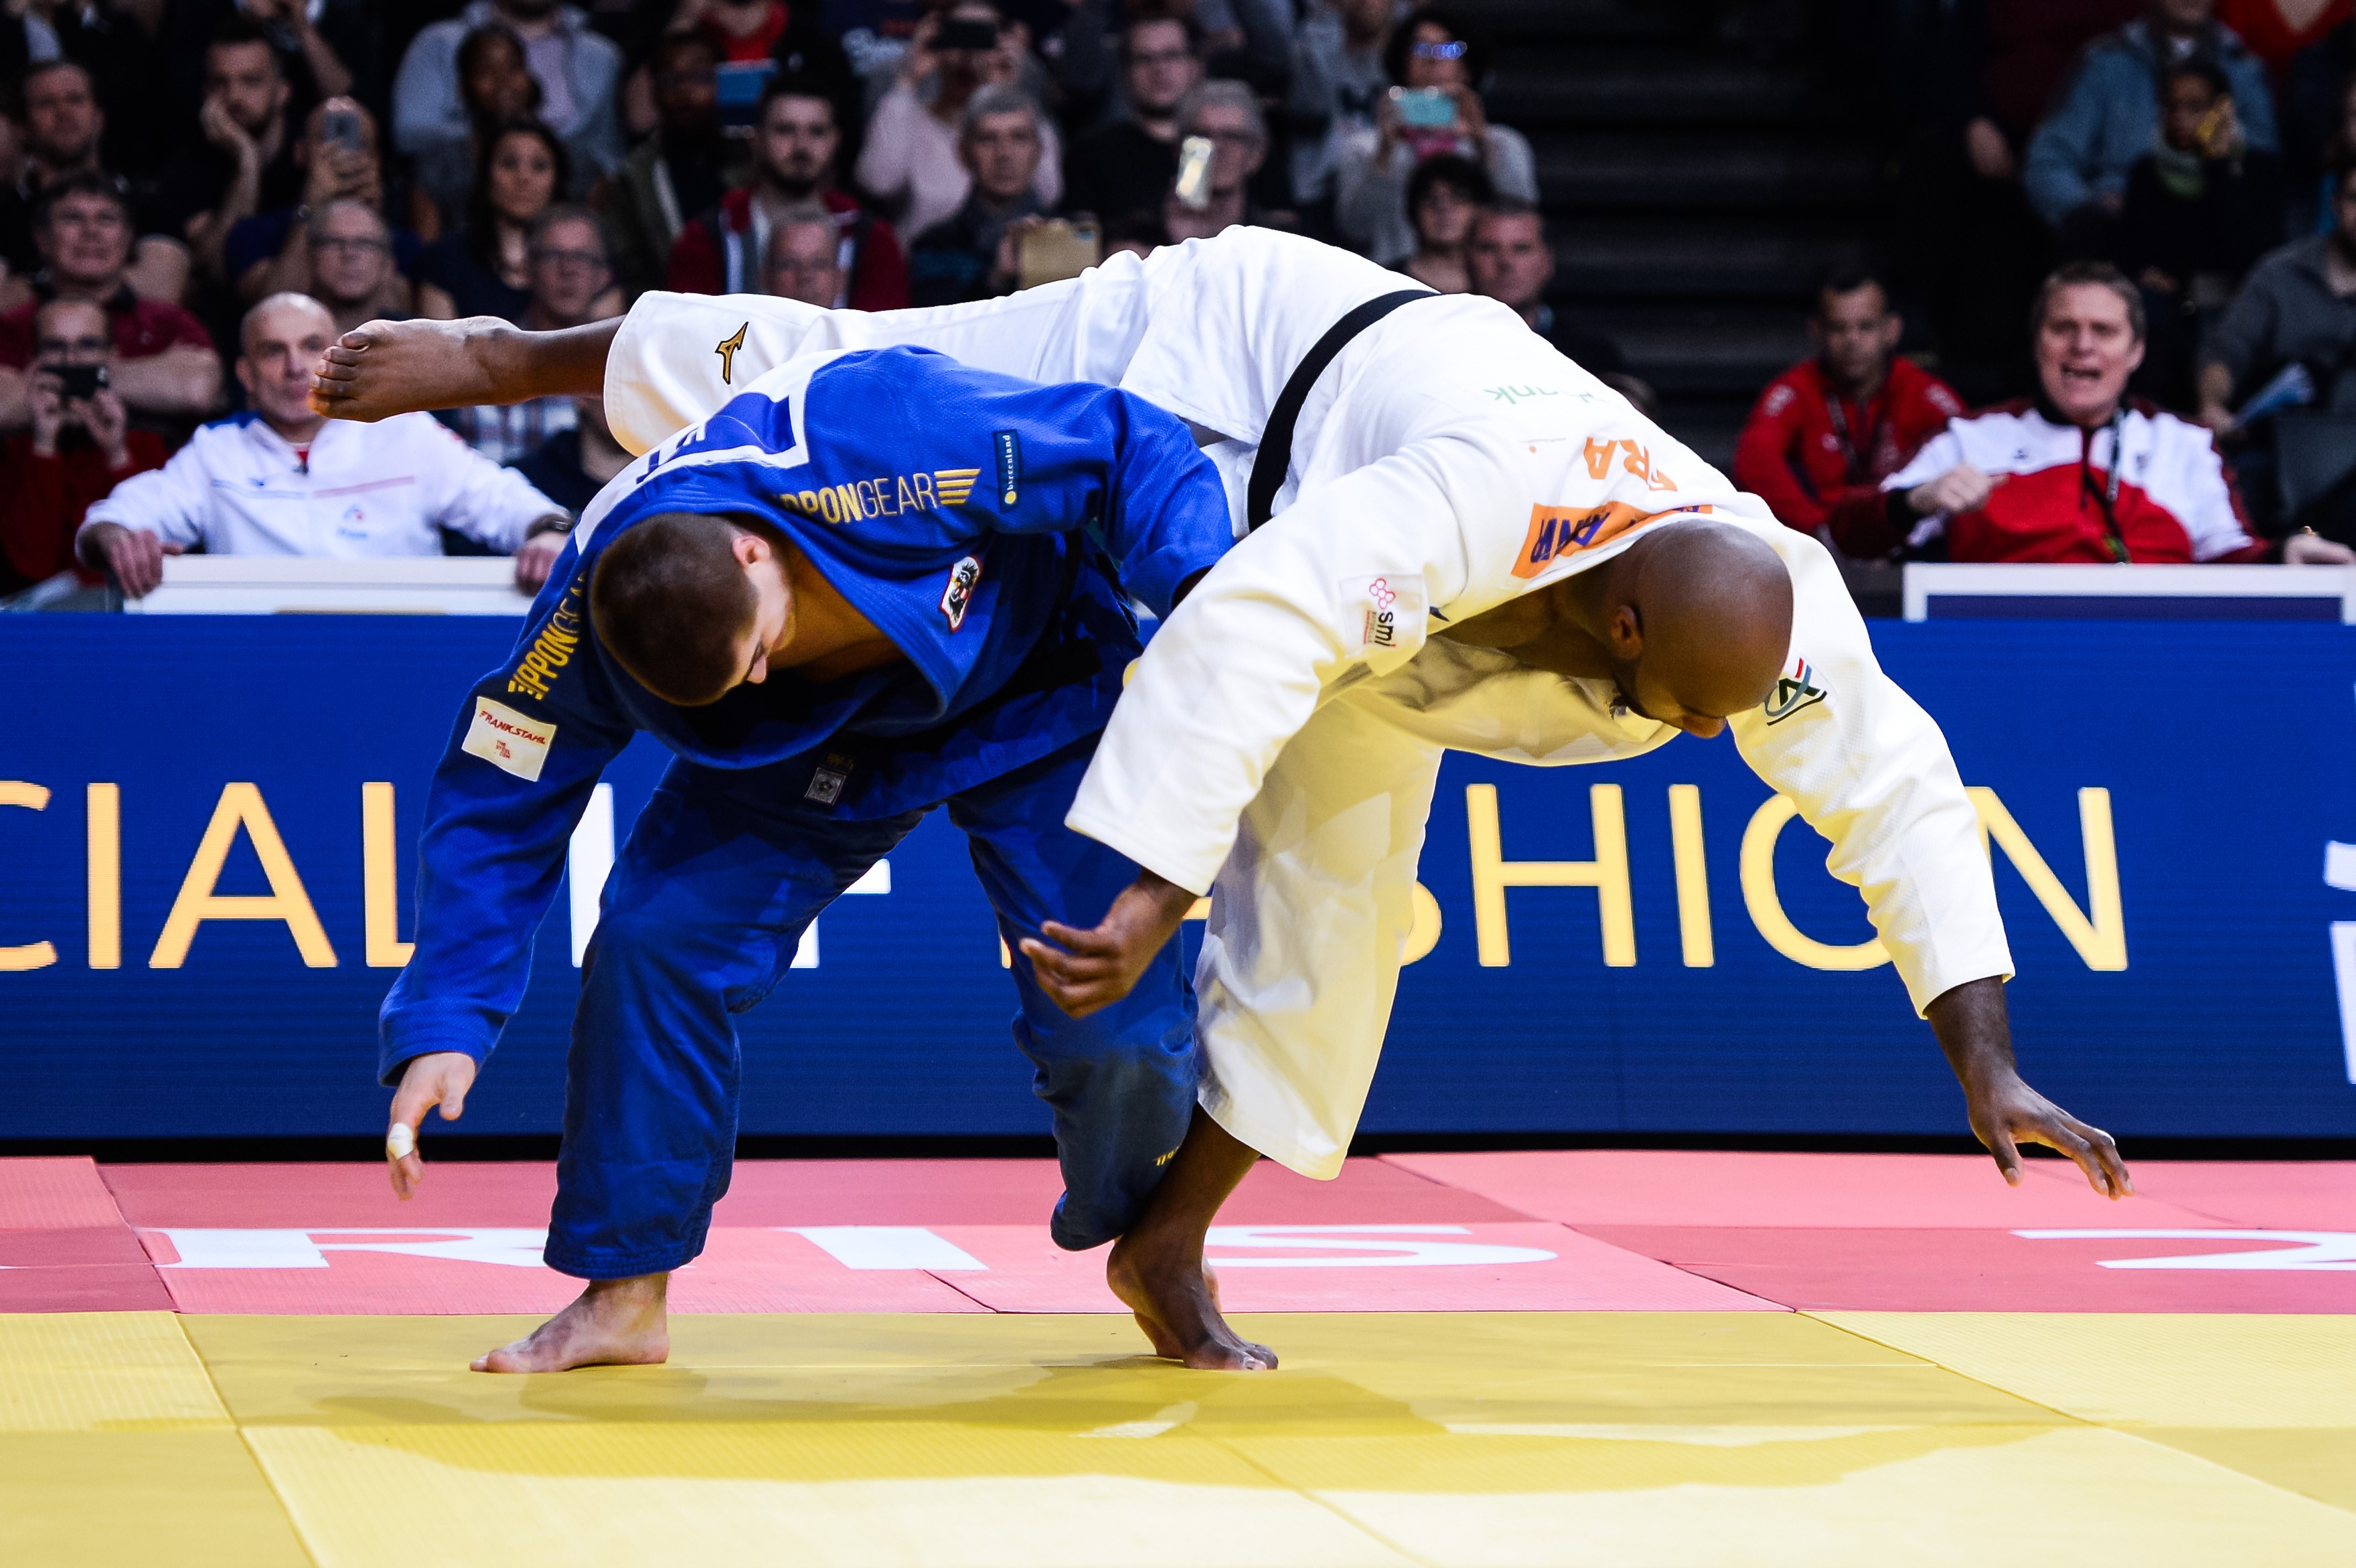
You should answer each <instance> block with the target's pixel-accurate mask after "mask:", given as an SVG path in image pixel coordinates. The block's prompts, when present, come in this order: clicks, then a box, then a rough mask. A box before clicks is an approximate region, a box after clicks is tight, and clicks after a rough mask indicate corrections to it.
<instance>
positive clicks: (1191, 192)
mask: <svg viewBox="0 0 2356 1568" xmlns="http://www.w3.org/2000/svg"><path fill="white" fill-rule="evenodd" d="M1214 150H1215V149H1214V148H1213V147H1212V145H1211V138H1210V137H1208V136H1189V137H1187V138H1186V139H1185V140H1184V141H1183V142H1181V143H1179V144H1178V183H1177V186H1176V190H1177V193H1178V200H1179V202H1180V203H1181V204H1182V205H1183V206H1185V207H1188V208H1191V209H1194V211H1196V212H1200V211H1201V210H1203V209H1205V207H1208V206H1210V205H1211V154H1212V152H1213V151H1214Z"/></svg>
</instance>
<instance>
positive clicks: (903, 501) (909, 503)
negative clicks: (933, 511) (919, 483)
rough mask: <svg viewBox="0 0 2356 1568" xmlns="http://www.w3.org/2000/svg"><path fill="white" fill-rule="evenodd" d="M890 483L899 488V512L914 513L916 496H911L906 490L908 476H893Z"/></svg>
mask: <svg viewBox="0 0 2356 1568" xmlns="http://www.w3.org/2000/svg"><path fill="white" fill-rule="evenodd" d="M892 482H893V483H894V485H896V486H898V487H899V491H898V495H899V501H900V510H902V511H914V510H916V496H915V495H914V494H912V493H911V492H910V490H909V489H908V476H907V475H905V474H899V475H895V476H894V478H893V480H892Z"/></svg>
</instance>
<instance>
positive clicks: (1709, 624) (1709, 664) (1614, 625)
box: [1588, 519, 1792, 735]
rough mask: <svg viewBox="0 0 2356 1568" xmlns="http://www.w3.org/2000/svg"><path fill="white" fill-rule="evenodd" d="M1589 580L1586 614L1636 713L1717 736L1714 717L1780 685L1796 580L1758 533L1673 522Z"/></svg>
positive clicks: (1727, 714) (1789, 644)
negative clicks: (1596, 623) (1595, 624)
mask: <svg viewBox="0 0 2356 1568" xmlns="http://www.w3.org/2000/svg"><path fill="white" fill-rule="evenodd" d="M1590 575H1591V576H1593V577H1594V578H1596V579H1597V581H1596V582H1595V584H1594V585H1593V588H1592V590H1590V591H1591V592H1592V594H1593V595H1594V597H1592V598H1590V601H1589V606H1588V608H1589V610H1590V615H1592V616H1593V617H1595V618H1596V619H1597V620H1598V621H1600V623H1601V625H1600V626H1599V627H1598V631H1599V634H1600V640H1601V641H1602V643H1603V644H1604V647H1605V649H1606V650H1607V651H1608V652H1609V654H1610V655H1611V659H1612V673H1613V675H1614V677H1615V678H1616V679H1617V680H1618V681H1619V682H1620V690H1621V694H1622V696H1624V697H1626V698H1627V699H1628V700H1629V702H1630V703H1631V705H1632V706H1633V707H1635V708H1636V709H1637V710H1638V711H1639V712H1641V713H1643V714H1646V715H1647V716H1649V717H1652V718H1655V719H1659V720H1660V721H1662V722H1663V723H1664V724H1674V725H1677V726H1678V727H1679V728H1681V729H1687V730H1691V731H1693V732H1694V733H1696V734H1706V735H1715V734H1717V733H1718V730H1719V727H1720V725H1719V724H1718V723H1717V722H1716V721H1719V720H1722V719H1726V718H1730V717H1732V716H1733V715H1734V714H1739V713H1742V712H1744V711H1746V710H1748V709H1751V708H1755V707H1757V706H1758V705H1759V704H1760V703H1763V702H1765V701H1766V700H1767V695H1768V693H1770V692H1771V691H1772V690H1773V689H1774V685H1775V677H1776V676H1777V675H1779V674H1781V673H1782V672H1783V661H1784V660H1785V659H1786V658H1787V657H1788V656H1789V654H1790V652H1791V647H1792V576H1791V574H1790V573H1789V572H1787V571H1785V570H1784V568H1783V561H1782V559H1781V558H1780V557H1778V556H1777V555H1776V553H1775V552H1774V551H1773V550H1772V548H1770V547H1769V546H1768V544H1767V542H1765V541H1764V540H1762V539H1760V538H1759V537H1758V536H1757V535H1756V534H1753V533H1749V532H1745V531H1743V530H1742V529H1740V528H1735V527H1733V526H1731V525H1730V524H1728V523H1723V522H1714V521H1707V520H1701V519H1697V520H1695V521H1691V522H1678V523H1672V524H1670V525H1669V526H1667V527H1665V528H1660V529H1656V530H1654V531H1651V532H1648V533H1647V534H1645V535H1644V536H1643V537H1640V538H1639V539H1638V540H1637V541H1636V542H1635V543H1634V544H1633V545H1632V546H1630V547H1629V549H1628V551H1627V553H1625V554H1623V555H1622V556H1621V557H1620V558H1619V559H1617V560H1615V561H1613V562H1611V563H1609V564H1608V565H1607V567H1606V568H1605V569H1604V570H1603V571H1601V572H1597V573H1592V574H1590Z"/></svg>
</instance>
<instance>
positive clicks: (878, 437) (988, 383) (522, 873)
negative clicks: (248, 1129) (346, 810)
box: [378, 348, 1233, 1084]
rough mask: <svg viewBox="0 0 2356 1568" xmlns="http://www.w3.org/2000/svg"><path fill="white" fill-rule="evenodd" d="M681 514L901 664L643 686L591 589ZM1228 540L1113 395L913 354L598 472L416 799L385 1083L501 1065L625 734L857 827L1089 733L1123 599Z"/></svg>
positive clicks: (1159, 591)
mask: <svg viewBox="0 0 2356 1568" xmlns="http://www.w3.org/2000/svg"><path fill="white" fill-rule="evenodd" d="M676 511H690V512H713V513H730V514H736V515H751V516H753V517H756V518H758V519H760V520H762V521H766V522H767V523H769V524H771V525H773V526H775V527H776V528H778V529H779V530H781V531H782V532H784V533H785V534H786V535H787V537H788V538H790V539H791V540H792V541H793V542H794V543H795V544H796V545H798V547H799V548H800V549H801V550H802V551H803V552H804V553H806V554H807V555H808V556H809V560H810V562H811V564H813V565H815V566H816V567H817V568H818V569H819V571H820V572H822V573H824V574H825V575H826V577H827V580H828V581H829V582H830V583H831V584H832V585H834V586H835V588H837V589H838V590H839V591H840V592H841V594H842V595H843V596H844V597H845V598H847V599H849V600H850V601H851V604H852V605H853V606H855V607H857V608H858V609H859V611H860V613H862V615H864V616H866V617H867V618H868V619H869V620H871V621H873V623H874V624H875V626H876V627H877V628H879V629H880V630H882V631H883V633H884V635H885V636H887V637H889V638H890V639H892V641H893V642H894V643H895V644H897V645H898V647H899V649H900V650H901V652H902V653H904V654H905V655H906V662H905V663H898V664H894V665H891V666H888V667H886V668H883V669H881V670H873V671H866V672H864V673H862V674H858V675H852V676H847V677H844V678H843V679H841V680H838V681H834V682H827V683H824V684H813V683H810V682H806V681H803V680H801V679H799V678H798V677H797V676H795V675H794V673H793V672H792V671H774V672H772V673H771V674H770V675H769V677H768V679H767V680H766V681H765V682H761V683H759V684H757V685H755V684H747V685H742V686H739V687H737V688H736V689H735V690H734V691H732V692H730V693H728V694H727V695H726V696H725V697H723V698H722V699H721V700H720V701H719V702H717V703H712V704H711V705H709V706H706V707H697V708H683V707H678V706H675V705H673V704H671V703H666V702H664V701H662V700H661V699H660V698H659V697H657V696H655V695H654V694H653V693H649V692H648V691H647V689H646V688H645V687H643V686H641V685H639V684H638V683H637V682H636V681H634V680H632V679H631V678H630V677H629V675H628V674H626V672H624V671H623V670H622V668H621V666H620V665H618V664H617V663H616V662H615V661H614V660H613V659H612V658H611V656H610V655H608V654H607V653H606V652H605V650H604V648H603V647H602V646H601V645H600V644H599V642H598V639H597V634H596V630H595V628H594V625H593V624H592V622H591V618H590V616H589V613H588V606H587V590H588V585H589V581H590V574H591V573H592V571H593V570H594V566H595V564H596V560H597V556H598V553H599V552H600V551H602V550H603V549H604V548H605V546H606V545H608V544H610V543H611V542H613V541H614V539H615V538H616V537H617V536H618V535H619V534H621V533H622V532H624V531H625V530H626V529H628V528H629V527H631V526H632V525H633V524H634V523H636V522H637V521H641V520H643V519H645V518H648V517H650V516H654V515H656V514H658V513H661V512H676ZM1231 542H1233V535H1232V525H1231V524H1230V522H1229V521H1228V513H1227V504H1226V493H1225V491H1224V489H1222V487H1221V485H1220V483H1219V479H1218V477H1217V473H1216V471H1215V469H1214V468H1213V467H1212V466H1211V464H1210V462H1209V461H1208V460H1207V459H1206V458H1205V457H1204V456H1202V454H1201V453H1200V452H1199V451H1197V450H1196V448H1195V446H1194V440H1193V438H1192V437H1191V435H1189V434H1188V432H1187V430H1186V427H1185V425H1184V424H1183V423H1182V422H1181V421H1179V420H1177V419H1175V418H1173V416H1171V415H1169V414H1167V413H1162V411H1161V410H1159V409H1156V408H1154V407H1153V406H1152V405H1151V404H1150V403H1144V402H1142V401H1141V400H1140V399H1138V398H1136V397H1134V396H1131V395H1130V394H1129V393H1127V392H1117V391H1114V390H1112V389H1109V388H1106V387H1098V386H1087V385H1066V386H1038V385H1034V384H1033V383H1031V382H1028V381H1018V380H1015V379H1014V378H1012V377H1009V376H1002V375H998V374H994V373H992V372H990V371H977V370H973V369H970V368H969V367H967V366H964V365H961V364H958V362H957V361H955V360H950V359H948V358H945V357H943V356H941V355H938V354H935V353H932V352H929V351H927V350H925V349H906V348H898V349H877V350H865V351H851V352H843V353H835V354H819V355H812V356H809V357H808V358H805V359H801V360H795V361H793V362H791V363H789V364H786V365H780V366H778V367H777V368H776V369H775V370H773V371H770V372H768V373H767V374H766V375H764V376H762V377H761V378H760V379H759V380H758V381H754V382H752V383H751V384H750V385H749V386H748V387H747V388H746V389H745V391H744V392H743V393H742V394H740V395H739V396H737V397H735V398H734V399H733V400H732V401H730V402H729V403H727V404H725V405H724V406H723V407H722V408H721V409H720V410H719V411H717V412H716V413H712V415H711V416H710V417H709V418H707V419H705V420H704V421H703V422H702V423H701V424H695V425H691V426H689V427H688V428H687V429H685V430H682V431H680V433H679V434H678V435H674V436H672V437H671V438H670V439H669V441H666V442H665V443H664V444H663V445H662V446H659V447H658V448H656V449H655V450H653V451H651V452H648V454H647V455H646V456H644V457H641V458H640V459H638V461H637V462H636V463H634V464H632V465H631V466H630V467H628V468H627V469H625V470H624V471H623V472H622V473H621V474H619V475H616V477H615V478H614V480H613V482H612V483H610V484H608V485H607V486H606V487H605V489H604V490H603V491H602V492H601V493H600V494H599V495H598V497H597V499H596V500H595V501H594V502H593V503H592V504H591V506H590V508H589V510H588V511H587V512H585V513H584V514H583V518H582V521H581V524H580V526H579V527H578V528H577V529H576V530H575V531H574V533H573V539H572V541H571V542H569V543H568V544H567V545H566V547H565V549H564V552H563V553H562V555H561V556H560V557H559V558H558V560H557V563H556V565H555V568H554V570H552V572H551V573H550V575H549V579H548V582H547V584H546V585H545V586H544V587H542V589H541V593H540V596H539V598H538V599H537V600H536V601H535V602H534V604H533V606H532V609H531V614H530V619H529V620H528V621H527V623H526V625H525V628H524V631H523V634H522V636H521V638H520V639H519V640H518V642H517V644H516V650H515V653H514V655H513V656H512V657H511V658H510V659H509V660H508V661H507V662H506V663H504V664H503V665H501V666H500V667H499V668H498V669H497V670H495V671H492V672H491V673H490V674H488V675H487V676H485V677H484V678H483V679H482V680H481V681H480V682H477V684H476V686H475V689H474V691H473V693H472V694H471V695H470V696H469V697H468V699H467V702H466V708H465V710H464V711H463V712H462V713H461V714H459V717H458V723H457V726H456V728H455V732H454V733H453V734H452V736H451V738H450V745H449V748H448V750H447V751H446V752H445V753H444V756H443V758H442V762H441V765H440V767H439V768H437V769H436V770H435V772H434V785H433V789H432V792H431V794H430V795H429V797H428V799H427V801H426V810H425V825H424V828H423V832H422V833H421V834H420V837H419V843H418V857H419V863H420V864H419V870H418V885H417V887H418V891H417V938H416V946H415V950H414V952H413V953H412V957H411V959H410V961H409V964H408V966H407V967H406V968H405V969H403V970H402V972H401V975H400V977H399V979H397V980H396V981H395V982H394V983H393V986H392V990H391V993H390V994H389V995H388V996H387V997H386V998H385V1002H384V1006H383V1010H382V1012H381V1015H380V1042H379V1045H380V1056H379V1063H378V1066H379V1073H380V1078H381V1079H382V1080H383V1081H384V1082H386V1083H388V1084H390V1083H393V1082H396V1081H397V1080H398V1079H399V1076H400V1072H401V1069H402V1064H404V1063H405V1062H407V1061H408V1059H409V1058H412V1057H415V1056H420V1055H423V1054H424V1053H426V1052H429V1051H464V1052H466V1054H467V1055H469V1056H471V1057H473V1058H475V1059H476V1060H477V1061H478V1062H479V1061H481V1060H482V1059H483V1058H486V1057H487V1056H488V1055H489V1054H490V1052H491V1048H492V1047H493V1046H494V1044H496V1042H497V1040H498V1034H499V1031H500V1029H501V1028H502V1027H504V1026H505V1025H506V1023H507V1020H508V1018H509V1015H511V1014H513V1012H514V1011H515V1009H516V1006H517V1004H519V1002H520V1001H521V999H522V996H523V991H524V987H525V984H526V983H527V982H528V980H529V979H530V961H531V943H532V938H533V935H534V933H535V932H536V931H537V930H538V929H539V926H540V922H541V918H542V917H543V916H544V915H545V914H546V913H547V909H548V905H549V902H550V900H551V899H552V897H554V896H555V893H556V888H557V885H558V881H559V878H560V877H561V876H562V873H563V869H564V856H565V850H566V846H567V843H568V841H569V840H570V838H571V835H572V832H573V825H574V823H575V822H578V820H579V818H580V815H581V811H582V810H583V808H584V805H585V804H586V802H587V800H588V797H589V794H590V791H591V790H592V789H594V787H595V785H596V781H597V776H598V775H599V774H600V773H601V772H602V771H604V769H605V765H606V763H608V762H609V761H611V760H612V759H613V757H615V756H616V754H617V753H618V752H620V751H621V749H622V748H623V747H624V746H626V745H627V744H628V743H629V740H630V737H631V736H632V735H633V734H634V733H636V732H637V731H639V730H645V731H647V732H648V733H649V734H651V735H652V736H655V737H656V738H657V739H658V740H659V741H661V742H662V744H663V745H664V746H668V747H669V748H670V750H671V751H672V752H674V753H675V754H677V755H678V756H679V757H681V758H683V759H684V760H685V761H687V762H689V763H691V764H694V765H698V766H701V767H706V768H774V769H775V770H776V775H775V778H776V788H777V789H779V790H780V791H781V792H784V793H786V794H787V795H788V796H789V798H790V799H791V800H795V801H799V802H802V803H803V804H804V807H805V809H811V810H822V811H831V812H832V813H833V814H834V815H836V816H838V817H840V818H841V819H843V820H845V821H862V820H873V819H876V818H882V817H887V816H894V815H897V814H899V813H901V812H904V811H910V810H914V809H916V808H919V807H924V806H928V805H931V804H934V803H935V802H937V801H939V800H945V799H947V798H948V797H949V796H951V795H954V794H956V793H958V791H959V790H962V789H969V788H971V787H973V786H974V785H976V784H979V783H980V782H982V781H983V780H985V779H991V778H994V777H996V776H998V775H999V774H1001V773H1005V772H1009V771H1011V770H1012V769H1014V768H1021V767H1023V766H1024V765H1025V764H1027V763H1030V762H1033V761H1035V760H1037V759H1038V758H1040V757H1044V756H1047V755H1048V754H1049V753H1051V752H1054V751H1055V750H1057V749H1059V748H1060V747H1062V746H1066V745H1069V744H1070V743H1071V742H1073V741H1075V740H1077V739H1079V738H1080V737H1082V736H1087V735H1091V734H1093V733H1095V732H1096V731H1097V730H1098V729H1100V728H1102V727H1103V725H1104V724H1105V721H1106V719H1107V718H1108V716H1109V715H1110V714H1111V712H1112V705H1113V703H1114V701H1115V700H1116V699H1117V698H1118V697H1119V694H1120V678H1121V674H1122V671H1124V670H1126V669H1127V667H1128V665H1129V662H1130V660H1132V659H1134V658H1135V657H1136V656H1137V654H1138V652H1139V641H1138V636H1137V626H1136V622H1135V620H1134V618H1132V617H1131V615H1130V611H1129V607H1128V605H1127V602H1126V599H1125V597H1124V593H1125V594H1126V595H1127V596H1133V597H1134V598H1136V599H1137V600H1138V601H1140V602H1141V603H1142V604H1144V605H1145V606H1146V607H1149V608H1151V610H1153V611H1154V612H1155V613H1156V614H1158V615H1166V614H1167V613H1168V612H1169V609H1170V603H1171V598H1172V596H1173V594H1174V593H1175V592H1176V591H1177V589H1178V588H1179V586H1180V585H1182V584H1183V583H1184V582H1185V581H1186V580H1187V579H1188V578H1190V577H1192V576H1194V575H1195V574H1197V573H1199V572H1201V571H1203V570H1205V569H1206V568H1208V567H1209V566H1210V565H1211V564H1213V563H1215V561H1216V560H1217V559H1218V558H1219V556H1220V555H1221V554H1222V553H1225V551H1226V548H1227V546H1228V545H1229V544H1230V543H1231ZM766 783H767V781H766V780H765V781H764V786H765V787H766Z"/></svg>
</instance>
